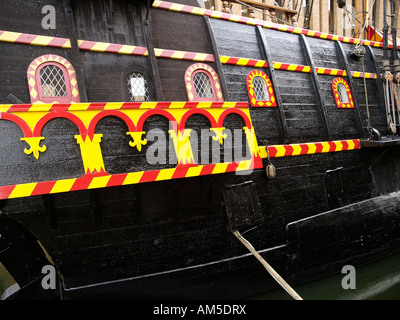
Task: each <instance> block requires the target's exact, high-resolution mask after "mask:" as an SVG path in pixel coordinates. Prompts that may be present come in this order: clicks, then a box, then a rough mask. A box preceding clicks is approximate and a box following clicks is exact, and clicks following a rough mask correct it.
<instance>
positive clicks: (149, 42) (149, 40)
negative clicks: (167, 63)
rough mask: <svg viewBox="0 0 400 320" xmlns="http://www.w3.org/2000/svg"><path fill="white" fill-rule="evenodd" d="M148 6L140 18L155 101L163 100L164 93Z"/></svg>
mask: <svg viewBox="0 0 400 320" xmlns="http://www.w3.org/2000/svg"><path fill="white" fill-rule="evenodd" d="M150 10H151V9H150V6H148V7H147V12H146V14H145V15H144V17H145V18H144V19H142V21H143V22H142V30H143V34H144V37H145V39H146V46H147V50H148V52H149V56H148V58H149V62H150V68H151V72H152V75H153V79H154V84H155V98H156V100H157V101H163V100H164V95H163V89H162V83H161V77H160V72H159V70H158V65H157V58H156V55H155V52H154V44H153V35H152V32H151V28H150V22H149V20H151V16H150Z"/></svg>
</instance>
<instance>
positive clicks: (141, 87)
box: [127, 72, 149, 102]
mask: <svg viewBox="0 0 400 320" xmlns="http://www.w3.org/2000/svg"><path fill="white" fill-rule="evenodd" d="M127 81H128V90H129V98H130V100H131V101H137V102H143V101H149V89H148V86H147V81H146V79H145V78H144V76H143V75H142V74H141V73H139V72H133V73H131V74H130V75H129V76H128V78H127Z"/></svg>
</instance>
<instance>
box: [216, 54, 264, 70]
mask: <svg viewBox="0 0 400 320" xmlns="http://www.w3.org/2000/svg"><path fill="white" fill-rule="evenodd" d="M220 60H221V63H223V64H232V65H236V66H245V67H256V68H268V63H267V61H265V60H256V59H248V58H238V57H228V56H221V57H220Z"/></svg>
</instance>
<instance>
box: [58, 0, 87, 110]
mask: <svg viewBox="0 0 400 320" xmlns="http://www.w3.org/2000/svg"><path fill="white" fill-rule="evenodd" d="M63 9H64V20H65V25H66V27H67V30H68V36H69V39H70V41H71V56H72V58H71V62H72V64H73V65H74V68H75V71H76V78H77V80H78V88H79V97H80V100H81V102H87V101H88V97H87V91H86V83H85V77H84V72H83V67H82V61H81V56H80V52H79V46H78V36H77V33H76V25H75V18H74V12H73V10H72V4H71V0H63Z"/></svg>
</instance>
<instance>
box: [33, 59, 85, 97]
mask: <svg viewBox="0 0 400 320" xmlns="http://www.w3.org/2000/svg"><path fill="white" fill-rule="evenodd" d="M27 75H28V85H29V93H30V96H31V102H32V103H34V102H44V103H57V102H58V103H69V102H80V98H79V90H78V86H77V80H76V73H75V69H74V68H73V66H72V65H71V63H70V62H69V61H68V60H66V59H65V58H63V57H60V56H57V55H44V56H41V57H39V58H36V59H35V60H34V61H32V63H31V64H30V66H29V68H28V72H27Z"/></svg>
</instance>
